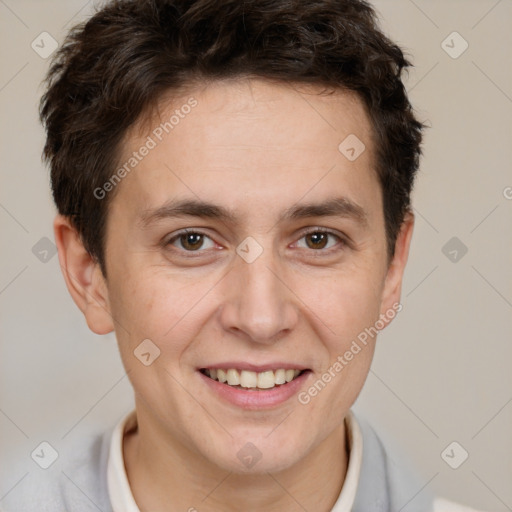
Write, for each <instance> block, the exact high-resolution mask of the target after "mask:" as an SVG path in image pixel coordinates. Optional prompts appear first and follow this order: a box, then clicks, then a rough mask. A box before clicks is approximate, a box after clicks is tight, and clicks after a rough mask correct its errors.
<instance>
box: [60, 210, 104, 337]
mask: <svg viewBox="0 0 512 512" xmlns="http://www.w3.org/2000/svg"><path fill="white" fill-rule="evenodd" d="M53 230H54V234H55V242H56V244H57V249H58V251H59V262H60V268H61V270H62V274H63V275H64V280H65V281H66V286H67V287H68V290H69V293H70V294H71V297H72V298H73V300H74V301H75V304H76V305H77V306H78V307H79V308H80V310H81V311H82V313H83V314H84V316H85V320H86V321H87V325H88V326H89V329H91V331H93V332H95V333H96V334H107V333H109V332H112V331H113V330H114V322H113V320H112V316H111V314H110V305H109V300H108V289H107V284H106V281H105V278H104V277H103V273H102V272H101V269H100V266H99V264H98V262H97V261H96V260H95V259H94V258H93V257H92V256H91V255H90V254H89V253H88V252H87V251H86V249H85V247H84V246H83V244H82V241H81V239H80V236H79V235H78V233H77V231H76V229H75V228H74V227H73V226H72V224H71V222H70V221H69V219H68V218H67V217H64V216H62V215H57V217H56V218H55V221H54V223H53Z"/></svg>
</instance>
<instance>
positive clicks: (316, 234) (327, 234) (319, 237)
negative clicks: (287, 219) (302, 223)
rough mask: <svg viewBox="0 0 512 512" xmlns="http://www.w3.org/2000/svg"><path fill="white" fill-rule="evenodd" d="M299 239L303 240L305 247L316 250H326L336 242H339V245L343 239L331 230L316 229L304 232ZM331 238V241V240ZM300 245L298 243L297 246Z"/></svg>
mask: <svg viewBox="0 0 512 512" xmlns="http://www.w3.org/2000/svg"><path fill="white" fill-rule="evenodd" d="M300 240H305V242H306V244H305V245H306V247H305V248H306V249H312V250H316V251H318V250H322V249H327V251H328V250H329V249H331V248H332V247H334V246H335V245H336V244H340V243H341V245H343V240H342V238H341V237H340V236H338V235H336V234H335V233H332V232H331V231H323V230H318V229H317V230H316V231H310V232H309V233H305V234H304V235H303V236H302V238H301V239H300ZM331 240H333V242H331ZM329 244H330V245H329ZM300 246H301V245H300V244H299V247H300ZM302 247H304V246H302Z"/></svg>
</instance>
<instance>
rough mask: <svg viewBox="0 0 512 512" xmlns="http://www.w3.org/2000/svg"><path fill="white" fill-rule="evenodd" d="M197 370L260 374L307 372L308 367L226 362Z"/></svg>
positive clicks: (296, 364)
mask: <svg viewBox="0 0 512 512" xmlns="http://www.w3.org/2000/svg"><path fill="white" fill-rule="evenodd" d="M198 369H209V370H218V369H221V370H229V369H235V370H246V371H250V372H256V373H261V372H264V371H270V370H272V371H275V370H281V369H283V370H309V368H308V367H306V366H304V365H303V364H299V363H284V362H279V361H278V362H272V363H266V364H251V363H248V362H246V361H243V362H242V361H228V362H226V363H214V364H211V365H206V366H201V367H199V368H198Z"/></svg>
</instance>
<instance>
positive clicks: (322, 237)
mask: <svg viewBox="0 0 512 512" xmlns="http://www.w3.org/2000/svg"><path fill="white" fill-rule="evenodd" d="M310 236H311V239H312V240H313V246H314V247H313V249H317V248H318V247H319V245H318V244H319V243H320V244H322V242H324V243H323V244H322V245H321V248H323V247H325V241H326V240H327V236H326V234H325V233H312V234H311V235H310Z"/></svg>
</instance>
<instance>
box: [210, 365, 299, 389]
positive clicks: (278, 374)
mask: <svg viewBox="0 0 512 512" xmlns="http://www.w3.org/2000/svg"><path fill="white" fill-rule="evenodd" d="M300 372H301V370H284V369H280V370H275V371H272V370H268V371H264V372H259V373H258V372H251V371H248V370H236V369H234V368H230V369H229V370H221V369H220V368H218V369H206V370H205V373H206V375H208V377H210V378H212V379H214V380H218V381H219V382H223V383H226V384H229V385H230V386H242V387H243V388H260V389H270V388H273V387H274V386H276V385H279V384H284V383H285V382H290V381H292V380H293V379H294V378H295V377H297V375H299V373H300Z"/></svg>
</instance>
